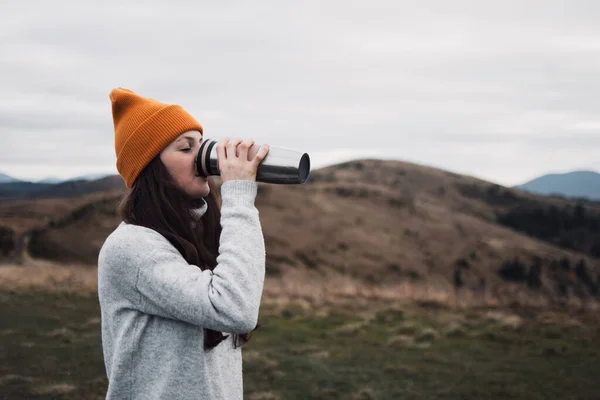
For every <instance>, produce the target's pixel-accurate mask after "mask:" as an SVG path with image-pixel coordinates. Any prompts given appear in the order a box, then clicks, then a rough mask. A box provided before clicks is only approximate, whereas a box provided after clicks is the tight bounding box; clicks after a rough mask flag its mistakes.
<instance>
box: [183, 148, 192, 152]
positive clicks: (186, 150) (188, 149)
mask: <svg viewBox="0 0 600 400" xmlns="http://www.w3.org/2000/svg"><path fill="white" fill-rule="evenodd" d="M190 150H191V148H189V147H188V148H187V149H181V151H185V152H186V153H187V152H188V151H190Z"/></svg>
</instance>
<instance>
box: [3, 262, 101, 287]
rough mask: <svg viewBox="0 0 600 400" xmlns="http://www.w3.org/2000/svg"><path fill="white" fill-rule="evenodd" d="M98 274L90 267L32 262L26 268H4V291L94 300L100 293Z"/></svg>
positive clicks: (21, 266) (24, 266)
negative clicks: (55, 293) (31, 292)
mask: <svg viewBox="0 0 600 400" xmlns="http://www.w3.org/2000/svg"><path fill="white" fill-rule="evenodd" d="M97 288H98V270H97V268H95V267H90V266H87V265H58V264H54V263H51V262H45V261H38V260H35V261H31V260H29V261H28V262H26V263H25V264H24V265H11V264H3V265H1V264H0V289H2V290H17V291H26V290H38V291H50V292H62V293H69V294H77V295H82V296H90V295H94V294H95V293H97Z"/></svg>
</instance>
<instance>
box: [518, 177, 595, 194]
mask: <svg viewBox="0 0 600 400" xmlns="http://www.w3.org/2000/svg"><path fill="white" fill-rule="evenodd" d="M515 188H516V189H521V190H525V191H527V192H530V193H535V194H542V195H560V196H563V197H568V198H586V199H590V200H600V174H599V173H597V172H594V171H574V172H568V173H564V174H547V175H544V176H541V177H539V178H536V179H533V180H531V181H529V182H526V183H523V184H521V185H517V186H515Z"/></svg>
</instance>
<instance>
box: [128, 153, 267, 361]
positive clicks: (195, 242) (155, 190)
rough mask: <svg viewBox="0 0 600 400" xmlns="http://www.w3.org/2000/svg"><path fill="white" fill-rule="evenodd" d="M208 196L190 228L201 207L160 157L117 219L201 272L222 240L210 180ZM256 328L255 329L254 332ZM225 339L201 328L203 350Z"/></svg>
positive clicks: (241, 338)
mask: <svg viewBox="0 0 600 400" xmlns="http://www.w3.org/2000/svg"><path fill="white" fill-rule="evenodd" d="M208 181H209V186H210V194H209V195H208V196H206V197H204V200H205V201H206V203H207V205H208V209H207V210H206V212H205V213H204V215H203V216H202V217H201V218H200V220H199V221H197V223H196V224H195V226H194V225H193V224H192V221H193V220H195V219H197V217H196V218H194V215H193V212H192V210H193V209H195V208H197V207H199V206H201V205H202V200H201V199H191V198H190V197H189V196H188V195H186V194H185V192H183V191H182V190H181V189H179V188H178V187H177V185H176V184H175V182H174V181H173V179H172V178H171V175H170V174H169V172H168V170H167V168H166V167H165V166H164V164H163V163H162V161H161V160H160V157H159V156H156V157H155V158H154V159H153V160H152V161H151V162H150V163H149V164H148V165H147V166H146V167H145V168H144V170H143V171H142V172H141V173H140V175H139V176H138V177H137V179H136V181H135V183H134V184H133V186H132V188H131V190H130V191H129V192H128V193H127V194H126V195H125V197H124V198H123V199H122V201H121V203H120V204H119V215H120V217H121V219H122V220H123V221H125V222H126V223H128V224H135V225H141V226H144V227H146V228H150V229H153V230H155V231H156V232H158V233H160V234H161V235H163V236H164V237H165V238H166V239H167V240H169V242H171V244H172V245H173V246H174V247H175V248H176V249H177V250H179V252H180V253H181V255H182V256H183V258H184V259H185V260H186V261H187V262H188V263H189V264H192V265H196V266H198V267H199V268H200V269H202V270H205V269H209V270H211V271H212V270H213V269H214V268H215V267H216V266H217V261H216V260H217V256H218V254H219V238H220V237H221V223H220V220H221V210H220V206H219V197H220V194H219V191H218V188H217V185H216V184H215V182H214V181H213V180H212V178H209V180H208ZM258 327H259V325H257V326H256V328H254V330H256V329H257V328H258ZM251 336H252V332H249V333H245V334H240V335H238V334H234V335H233V339H234V345H235V347H238V346H241V345H242V344H244V343H246V342H247V341H249V340H250V337H251ZM226 338H227V336H226V335H223V333H221V332H218V331H214V330H212V329H207V328H204V349H206V350H209V349H212V348H213V347H215V346H217V345H218V344H219V343H221V342H222V341H223V340H225V339H226Z"/></svg>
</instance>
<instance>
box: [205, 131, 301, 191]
mask: <svg viewBox="0 0 600 400" xmlns="http://www.w3.org/2000/svg"><path fill="white" fill-rule="evenodd" d="M217 143H218V141H216V140H212V139H204V140H203V141H202V144H201V145H200V151H199V152H198V157H197V159H196V168H197V169H198V174H199V175H202V176H205V177H208V176H214V175H220V172H219V167H218V163H217V146H216V145H217ZM258 149H260V145H258V144H254V145H253V146H252V147H250V149H249V151H248V156H249V157H250V158H252V157H254V156H255V155H256V153H257V152H258ZM309 174H310V157H309V156H308V154H307V153H302V152H298V151H295V150H290V149H286V148H283V147H275V146H269V152H268V153H267V156H266V157H265V158H264V159H263V160H262V162H261V163H260V164H259V165H258V169H257V171H256V180H257V181H258V182H265V183H279V184H295V183H304V182H306V180H307V179H308V175H309Z"/></svg>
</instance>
